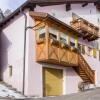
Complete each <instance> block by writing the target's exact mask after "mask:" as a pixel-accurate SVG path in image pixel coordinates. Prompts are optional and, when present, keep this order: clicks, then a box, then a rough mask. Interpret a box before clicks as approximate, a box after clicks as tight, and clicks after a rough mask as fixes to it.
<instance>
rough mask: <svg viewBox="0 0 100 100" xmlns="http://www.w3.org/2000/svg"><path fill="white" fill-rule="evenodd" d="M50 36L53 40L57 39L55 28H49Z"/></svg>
mask: <svg viewBox="0 0 100 100" xmlns="http://www.w3.org/2000/svg"><path fill="white" fill-rule="evenodd" d="M49 35H50V37H51V38H53V39H57V30H56V29H55V28H53V27H49Z"/></svg>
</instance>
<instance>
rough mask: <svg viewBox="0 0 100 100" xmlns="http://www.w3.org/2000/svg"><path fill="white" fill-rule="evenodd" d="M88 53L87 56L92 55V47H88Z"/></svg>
mask: <svg viewBox="0 0 100 100" xmlns="http://www.w3.org/2000/svg"><path fill="white" fill-rule="evenodd" d="M88 54H89V56H93V49H92V48H90V47H88Z"/></svg>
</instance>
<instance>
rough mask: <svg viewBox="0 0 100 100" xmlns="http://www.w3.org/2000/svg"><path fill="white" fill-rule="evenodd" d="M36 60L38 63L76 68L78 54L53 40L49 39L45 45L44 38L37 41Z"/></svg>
mask: <svg viewBox="0 0 100 100" xmlns="http://www.w3.org/2000/svg"><path fill="white" fill-rule="evenodd" d="M36 53H37V56H36V59H37V61H38V62H46V63H50V64H57V65H63V66H78V54H77V53H76V52H75V49H74V48H70V47H69V46H68V45H67V44H65V43H63V42H61V41H58V40H56V39H54V38H51V37H50V38H49V43H48V45H46V40H45V38H41V39H39V40H38V41H37V46H36Z"/></svg>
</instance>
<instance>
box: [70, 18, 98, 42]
mask: <svg viewBox="0 0 100 100" xmlns="http://www.w3.org/2000/svg"><path fill="white" fill-rule="evenodd" d="M70 25H71V26H72V27H73V28H74V29H76V30H77V31H78V32H80V33H82V37H83V39H87V40H88V41H93V40H96V39H98V38H99V28H98V27H96V26H94V25H93V24H91V23H90V22H88V21H87V20H85V19H83V18H77V19H73V20H72V21H71V22H70Z"/></svg>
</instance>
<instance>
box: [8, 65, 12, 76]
mask: <svg viewBox="0 0 100 100" xmlns="http://www.w3.org/2000/svg"><path fill="white" fill-rule="evenodd" d="M9 76H10V77H11V76H12V65H10V66H9Z"/></svg>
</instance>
